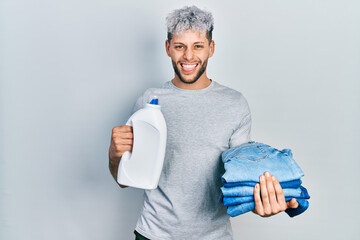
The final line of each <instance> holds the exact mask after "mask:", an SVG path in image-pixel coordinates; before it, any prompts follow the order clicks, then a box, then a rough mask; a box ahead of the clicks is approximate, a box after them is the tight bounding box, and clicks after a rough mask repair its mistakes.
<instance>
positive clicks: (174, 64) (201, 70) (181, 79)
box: [171, 59, 208, 84]
mask: <svg viewBox="0 0 360 240" xmlns="http://www.w3.org/2000/svg"><path fill="white" fill-rule="evenodd" d="M171 62H172V65H173V68H174V71H175V74H176V75H177V76H178V78H179V79H180V81H181V82H183V83H185V84H193V83H195V82H196V81H197V80H198V79H199V78H200V77H201V75H203V73H204V72H205V70H206V67H207V62H208V60H207V59H206V61H205V62H204V64H203V65H202V66H201V68H200V70H199V73H198V74H197V75H196V76H195V78H194V79H193V80H192V81H190V82H186V81H185V80H184V79H183V78H182V77H181V74H180V71H179V69H178V67H177V66H176V63H175V62H174V61H173V60H171Z"/></svg>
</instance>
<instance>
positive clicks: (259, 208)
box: [254, 183, 264, 216]
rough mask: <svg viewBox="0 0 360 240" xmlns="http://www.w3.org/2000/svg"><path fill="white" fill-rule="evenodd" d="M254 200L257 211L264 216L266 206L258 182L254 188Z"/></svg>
mask: <svg viewBox="0 0 360 240" xmlns="http://www.w3.org/2000/svg"><path fill="white" fill-rule="evenodd" d="M254 202H255V212H256V213H257V214H259V215H260V216H264V208H263V203H262V201H261V197H260V186H259V184H258V183H257V184H256V185H255V189H254Z"/></svg>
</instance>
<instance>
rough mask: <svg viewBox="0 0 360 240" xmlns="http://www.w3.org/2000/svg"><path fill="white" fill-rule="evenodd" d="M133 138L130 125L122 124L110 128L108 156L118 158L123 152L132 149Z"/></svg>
mask: <svg viewBox="0 0 360 240" xmlns="http://www.w3.org/2000/svg"><path fill="white" fill-rule="evenodd" d="M133 138H134V136H133V129H132V127H131V126H128V125H122V126H117V127H114V128H113V129H112V134H111V143H110V148H109V154H110V158H117V159H119V158H120V157H121V156H122V155H123V154H124V152H126V151H132V147H133V141H134V140H133ZM119 160H120V159H119ZM116 161H117V160H116Z"/></svg>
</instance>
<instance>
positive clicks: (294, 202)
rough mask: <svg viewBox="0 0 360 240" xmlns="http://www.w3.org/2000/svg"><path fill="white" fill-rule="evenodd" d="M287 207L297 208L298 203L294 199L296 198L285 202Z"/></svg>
mask: <svg viewBox="0 0 360 240" xmlns="http://www.w3.org/2000/svg"><path fill="white" fill-rule="evenodd" d="M286 204H287V208H297V207H299V203H298V202H297V201H296V198H293V199H291V200H290V201H288V202H286Z"/></svg>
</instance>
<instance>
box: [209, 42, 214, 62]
mask: <svg viewBox="0 0 360 240" xmlns="http://www.w3.org/2000/svg"><path fill="white" fill-rule="evenodd" d="M209 51H210V52H209V58H211V57H212V56H213V55H214V51H215V42H214V40H211V43H210V49H209Z"/></svg>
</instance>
